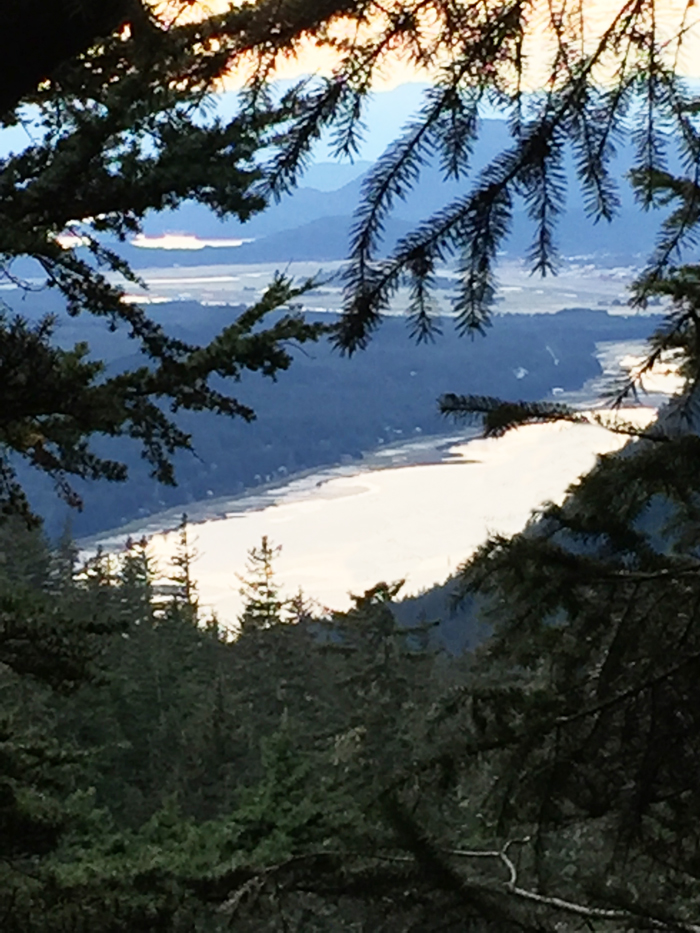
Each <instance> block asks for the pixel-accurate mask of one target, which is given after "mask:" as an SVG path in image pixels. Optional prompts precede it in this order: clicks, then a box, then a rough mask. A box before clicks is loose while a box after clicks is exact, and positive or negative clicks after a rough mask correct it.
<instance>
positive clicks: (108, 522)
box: [10, 298, 660, 536]
mask: <svg viewBox="0 0 700 933" xmlns="http://www.w3.org/2000/svg"><path fill="white" fill-rule="evenodd" d="M10 301H12V299H11V298H10ZM18 307H20V308H21V307H22V306H21V304H20V305H18ZM40 307H41V306H40ZM49 307H50V304H49ZM240 311H241V309H237V308H230V307H212V306H202V305H199V304H197V303H195V302H178V303H175V304H172V305H159V306H157V309H156V311H155V318H156V320H158V321H162V322H163V323H164V324H167V326H168V329H169V330H170V331H171V332H172V333H174V334H177V336H178V337H179V338H180V339H183V340H187V341H189V342H196V341H206V340H208V339H211V336H213V335H214V334H215V333H216V331H217V330H218V329H219V328H220V327H221V325H222V322H226V321H228V320H229V319H230V318H231V317H233V316H234V315H236V314H238V313H240ZM307 319H308V320H310V321H312V322H319V323H322V322H324V321H325V322H327V321H328V316H327V315H313V314H308V315H307ZM659 320H660V319H659V317H658V316H653V315H649V316H619V315H618V316H613V315H609V314H607V312H605V311H602V310H595V311H593V310H586V309H578V310H575V309H572V310H568V311H562V312H560V313H559V314H555V315H522V316H520V315H501V316H499V317H498V318H497V319H496V321H495V323H494V326H493V328H491V330H490V331H489V333H488V337H487V338H483V337H479V338H477V339H476V340H475V341H474V342H472V343H465V341H463V340H460V339H459V338H458V336H457V335H456V334H455V332H454V329H453V327H452V325H451V322H450V321H449V320H448V321H446V322H445V328H444V330H445V333H444V335H443V336H441V337H440V338H439V339H438V340H437V341H436V342H435V343H434V344H432V345H429V346H416V344H415V343H414V342H413V341H411V340H410V339H409V337H408V334H407V331H406V324H405V321H404V320H403V319H402V318H390V319H388V320H387V321H386V323H385V325H384V327H383V328H382V330H381V331H380V332H379V333H378V334H377V337H376V339H375V340H374V342H373V344H372V345H371V346H370V347H369V348H368V349H367V351H366V352H365V353H363V354H362V355H361V356H359V357H357V358H355V359H353V360H351V361H350V360H348V359H347V358H344V357H342V356H340V355H339V354H338V353H337V352H334V351H333V349H332V348H331V347H330V346H329V345H328V344H327V343H326V344H323V343H322V344H319V345H317V346H315V347H314V348H313V350H305V351H303V352H295V351H292V352H293V356H294V364H293V366H292V367H291V368H290V370H289V371H288V372H286V373H284V375H283V376H282V377H281V378H280V380H279V381H278V382H276V383H275V382H270V381H268V380H262V379H260V378H259V377H258V376H254V375H250V376H247V377H245V379H244V380H243V381H242V383H241V386H240V397H241V398H242V399H244V400H245V402H246V404H248V405H249V406H250V407H251V408H252V409H253V410H254V411H255V412H256V414H257V418H256V420H255V421H254V422H253V423H252V424H246V423H244V422H235V421H234V422H231V421H228V420H223V419H221V418H217V417H215V416H209V415H207V414H202V413H195V414H182V415H180V416H179V417H178V419H177V423H178V424H179V425H180V426H181V427H182V428H183V429H184V430H185V431H186V432H187V433H189V434H191V435H192V438H193V447H194V450H195V451H196V456H193V455H192V454H191V453H182V454H178V455H176V456H175V458H174V463H175V469H176V475H177V480H178V484H177V486H175V487H171V486H166V485H164V484H162V483H158V482H157V481H156V480H154V479H153V478H152V477H151V476H149V471H148V469H147V467H146V465H145V464H143V461H142V458H141V457H140V455H139V450H138V446H137V444H135V443H130V442H128V441H126V440H120V441H114V442H111V443H110V442H106V441H102V442H100V443H97V444H96V449H97V450H99V451H100V453H101V454H102V455H103V456H110V457H115V458H116V459H118V460H123V461H124V462H126V463H127V465H128V468H129V479H128V481H127V482H126V483H125V484H123V485H122V484H120V485H118V486H113V487H112V488H111V489H110V490H109V496H105V494H104V485H103V484H98V485H95V484H92V483H80V482H78V483H76V488H77V489H78V490H79V492H80V495H81V496H82V498H83V499H84V502H85V507H84V510H83V511H82V512H80V513H76V512H75V511H74V510H70V509H67V508H66V507H65V505H64V504H63V503H61V501H60V500H59V499H57V497H56V496H55V493H54V491H53V489H52V486H51V484H50V483H49V482H45V481H44V482H43V483H42V482H41V479H42V478H41V477H39V476H37V475H36V472H34V471H28V470H27V471H23V472H22V473H21V475H22V477H23V480H24V481H25V486H26V488H27V490H28V491H29V492H30V497H31V500H32V502H33V503H34V505H35V507H36V508H37V509H38V511H39V512H41V514H42V515H43V516H44V519H45V522H46V528H47V530H48V531H49V533H50V534H52V535H54V536H55V535H58V534H60V532H61V531H62V529H63V526H64V524H65V521H66V519H67V518H70V521H71V524H72V527H73V531H74V534H76V535H78V536H84V535H88V534H91V533H94V532H96V531H100V530H105V529H108V528H114V527H116V526H118V525H120V524H124V523H125V522H127V521H130V520H132V519H134V518H137V517H143V516H145V515H149V514H154V513H156V512H159V511H162V510H164V509H166V508H171V507H173V506H176V505H180V504H181V505H183V507H184V506H186V505H187V503H190V502H193V501H197V500H201V499H205V498H207V497H218V496H226V495H235V494H237V493H240V492H242V491H243V490H244V489H248V488H251V487H254V486H256V485H259V484H261V483H265V482H270V481H274V480H281V479H284V477H286V476H288V475H289V474H291V473H294V472H296V471H299V470H306V469H311V468H314V467H318V466H326V465H329V464H334V463H338V462H339V461H340V460H341V458H344V457H355V458H356V457H360V456H361V455H362V452H363V451H368V450H371V449H373V448H374V447H376V446H377V445H379V444H382V443H390V442H392V441H397V440H400V439H402V438H410V437H414V436H416V433H424V434H434V433H439V432H441V431H444V430H446V429H447V428H449V425H448V424H447V423H446V421H445V419H444V418H443V417H441V416H440V414H439V412H438V407H437V399H438V397H439V396H440V395H441V394H442V393H444V392H446V391H459V392H463V393H474V394H482V395H504V396H507V397H510V398H521V399H523V400H528V401H534V400H537V399H547V398H552V389H553V388H560V389H564V390H567V391H570V390H575V389H579V388H580V387H581V386H582V385H583V384H584V383H585V382H586V381H587V380H588V379H592V378H594V377H595V376H597V375H599V373H600V371H601V370H600V364H599V363H598V361H597V360H596V357H595V352H596V344H597V343H599V342H602V341H616V340H619V341H626V340H632V341H634V340H643V339H646V338H647V337H648V336H649V335H650V334H651V332H652V331H653V329H654V327H656V326H658V323H659ZM59 336H60V339H61V340H62V341H65V343H66V345H71V344H72V343H73V342H74V341H76V340H80V339H86V338H87V339H89V341H90V345H91V346H92V347H93V349H94V351H95V352H97V353H100V354H103V355H104V357H105V358H106V359H108V360H109V367H110V372H118V371H120V369H122V368H125V367H130V366H133V365H134V363H135V360H134V357H132V356H129V357H120V355H119V354H120V351H121V352H123V349H124V348H125V344H126V341H119V340H115V339H113V338H114V337H115V336H116V335H110V334H108V333H106V332H105V330H104V328H102V327H101V326H100V325H99V323H98V324H97V325H96V326H95V325H93V326H88V325H87V324H86V323H84V322H83V321H78V322H76V323H75V324H72V323H70V324H66V325H64V326H63V327H62V328H61V331H60V332H59Z"/></svg>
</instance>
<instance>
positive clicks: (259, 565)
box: [238, 535, 287, 632]
mask: <svg viewBox="0 0 700 933" xmlns="http://www.w3.org/2000/svg"><path fill="white" fill-rule="evenodd" d="M281 551H282V546H281V545H277V546H275V545H273V544H272V543H271V542H270V541H269V539H268V537H267V535H263V537H262V541H261V542H260V547H259V548H258V547H253V548H251V549H250V550H249V551H248V561H247V563H246V575H245V576H243V575H241V576H240V580H241V583H242V586H241V588H240V590H239V592H240V594H241V596H242V597H243V599H244V600H245V603H244V606H243V613H242V614H241V616H240V617H239V620H238V623H239V626H240V629H241V631H242V632H245V631H248V630H255V629H258V630H259V629H266V628H270V627H272V626H273V625H275V624H278V623H280V622H282V621H283V620H284V619H285V617H286V609H287V600H285V599H283V598H282V597H281V596H280V588H279V586H278V584H277V581H276V580H275V569H274V566H273V562H274V560H275V558H276V557H278V556H279V554H280V552H281Z"/></svg>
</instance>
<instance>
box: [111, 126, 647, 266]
mask: <svg viewBox="0 0 700 933" xmlns="http://www.w3.org/2000/svg"><path fill="white" fill-rule="evenodd" d="M510 144H511V141H510V138H509V135H508V130H507V126H506V124H505V122H504V121H502V120H496V119H491V120H484V121H483V132H482V136H481V138H480V140H479V142H478V143H477V145H476V146H475V150H474V155H473V173H472V174H473V175H476V174H478V172H479V171H480V170H481V169H482V168H483V167H484V166H485V165H487V164H488V163H489V162H490V161H491V160H492V159H493V158H494V156H495V155H497V154H498V153H499V152H501V151H503V150H504V149H506V148H508V147H509V145H510ZM631 163H632V149H631V145H629V144H627V145H623V146H621V147H620V152H619V156H618V158H617V160H616V162H615V165H614V168H615V176H616V179H617V181H618V188H619V197H620V203H621V207H620V211H619V215H618V216H617V217H616V218H615V219H614V220H613V222H612V223H610V224H608V223H606V222H600V223H598V224H594V223H593V221H592V220H591V219H590V218H589V217H587V216H586V211H585V209H584V202H583V196H582V194H581V192H580V189H579V183H578V180H577V178H576V174H575V164H574V159H573V156H572V155H571V154H570V155H569V158H568V159H567V160H566V164H565V175H566V181H567V188H568V194H567V203H568V207H567V210H566V211H565V212H564V213H563V215H562V216H561V218H560V220H559V224H558V228H557V242H558V243H559V246H560V249H561V253H562V255H563V256H582V255H583V256H587V257H590V258H592V259H593V260H595V261H599V262H602V263H606V262H608V263H612V264H618V263H628V262H630V261H632V260H636V261H637V262H640V261H643V260H644V258H645V257H646V256H647V255H648V254H649V253H650V252H651V251H652V249H653V246H654V240H655V235H656V230H657V227H658V224H659V219H660V218H659V215H658V214H655V213H654V212H645V211H644V210H642V209H641V208H640V207H639V205H637V204H636V203H635V200H634V196H633V193H632V190H631V188H630V186H629V183H628V181H627V179H626V177H625V176H626V173H627V171H628V170H629V166H630V165H631ZM370 165H371V163H368V162H364V163H358V164H357V165H349V164H347V163H337V164H334V163H328V162H321V163H317V164H316V165H313V166H311V168H310V169H309V171H308V173H307V175H306V178H305V179H303V180H302V183H301V186H300V187H299V188H297V189H296V190H295V191H293V192H292V193H291V194H289V195H286V196H285V197H283V198H282V200H281V201H280V202H279V203H277V204H272V205H270V206H269V207H268V208H267V209H266V210H265V211H264V212H262V213H260V214H258V215H256V216H254V217H252V218H251V219H250V220H249V221H247V222H246V223H241V222H239V221H236V220H233V219H229V220H220V219H218V218H217V217H216V216H215V215H214V214H213V213H211V212H210V211H208V210H207V209H206V208H204V207H202V206H200V205H193V204H185V205H183V206H181V207H180V208H178V209H177V210H176V211H172V212H163V213H160V214H155V215H152V216H149V217H147V218H146V221H145V224H144V232H145V233H146V235H147V236H152V237H154V236H160V235H162V234H164V233H167V232H178V233H187V234H192V235H195V236H198V237H200V238H206V239H210V238H217V237H220V238H231V237H240V238H243V239H252V240H253V242H248V243H245V244H244V245H243V246H241V247H238V248H234V249H231V250H228V251H224V250H223V249H221V250H220V249H210V251H209V253H208V254H206V255H207V259H206V262H207V263H208V262H210V261H213V262H214V263H216V262H227V263H231V262H234V263H236V262H241V263H249V262H251V263H255V262H280V263H287V262H292V261H295V260H302V259H320V260H342V259H345V258H346V257H347V255H348V251H349V240H350V231H351V228H352V226H353V223H354V221H353V216H354V214H355V211H356V209H357V207H358V205H359V204H360V203H361V200H362V197H363V182H364V179H365V178H366V173H367V170H368V169H369V168H370ZM334 173H335V177H336V183H337V187H333V185H334V181H333V179H334ZM352 176H354V177H352ZM348 178H349V179H350V180H347V179H348ZM314 179H317V180H318V184H320V185H322V186H323V188H324V190H320V189H318V188H314V187H312V185H313V183H314ZM469 184H470V181H469V180H454V179H447V180H446V179H445V178H444V177H443V174H442V173H441V171H440V169H439V166H438V165H437V163H436V161H433V163H431V164H429V165H427V166H426V167H425V168H424V170H423V172H422V174H421V177H420V180H419V182H418V184H417V185H416V186H415V188H414V189H413V190H412V191H411V192H409V194H408V195H407V197H406V198H405V200H403V201H399V202H398V203H397V204H396V206H395V209H394V211H393V212H392V214H391V216H390V218H389V220H388V223H387V228H386V241H385V244H384V250H383V253H384V254H386V252H387V251H388V250H389V249H390V248H391V247H392V246H393V244H394V243H395V242H396V240H397V239H398V238H400V237H401V236H403V235H404V234H405V233H407V232H408V231H409V230H410V229H411V228H412V227H413V226H415V225H416V224H417V223H418V222H420V221H422V220H425V219H426V218H427V217H429V216H431V215H432V214H434V213H435V212H437V211H439V210H440V209H441V208H443V207H444V206H445V205H447V204H448V203H450V202H451V201H452V200H453V199H455V198H457V197H460V196H463V195H464V193H465V192H466V191H467V190H468V186H469ZM532 237H533V228H532V224H531V222H530V221H529V219H528V217H527V210H526V205H524V204H522V203H520V204H516V213H515V219H514V224H513V230H512V232H511V235H510V237H509V239H508V241H507V243H506V244H505V246H504V251H505V252H506V254H507V255H508V256H509V257H512V258H517V257H522V256H523V255H525V254H526V252H527V250H528V248H529V246H530V243H531V240H532ZM124 252H125V255H126V256H127V257H128V258H129V260H130V261H131V262H133V263H134V264H135V265H136V267H137V268H144V267H146V266H148V265H155V266H163V265H171V264H173V262H177V263H179V264H181V265H194V264H202V263H203V260H204V256H205V251H203V250H197V251H194V250H193V251H187V250H178V251H177V252H176V251H171V250H168V251H165V250H164V251H162V252H163V255H162V256H160V255H158V250H156V249H149V250H148V251H146V250H143V249H132V248H130V247H128V246H127V247H125V249H124ZM190 254H191V256H190ZM175 256H177V259H175Z"/></svg>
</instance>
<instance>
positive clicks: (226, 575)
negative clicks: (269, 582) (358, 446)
mask: <svg viewBox="0 0 700 933" xmlns="http://www.w3.org/2000/svg"><path fill="white" fill-rule="evenodd" d="M639 350H640V346H639V345H632V344H621V343H618V344H614V345H613V344H604V345H603V344H601V345H599V352H598V358H599V360H600V361H601V364H602V366H603V370H604V374H603V378H604V377H605V375H606V374H607V375H609V374H610V373H613V372H615V371H616V370H619V368H620V365H621V363H622V364H623V365H624V368H625V369H629V368H630V367H632V366H633V365H634V362H635V359H636V355H635V354H637V353H638V352H639ZM647 385H648V387H649V388H650V389H651V390H652V391H653V392H654V393H655V394H654V395H652V396H650V397H649V404H648V407H640V408H634V409H631V410H626V411H625V412H624V413H623V414H624V416H625V417H626V418H627V419H628V420H629V419H631V418H632V419H634V420H636V421H637V422H638V423H640V424H644V423H648V422H649V421H650V420H651V419H652V418H653V417H654V415H655V411H656V407H657V406H658V405H659V404H661V403H662V402H663V400H664V398H665V397H667V396H668V394H669V393H671V392H673V391H676V390H677V389H678V387H679V385H678V378H677V376H676V375H675V371H674V370H673V368H671V370H669V371H667V372H666V374H665V375H663V374H660V375H659V376H657V377H656V379H655V380H647ZM600 388H601V385H600V380H594V381H593V382H591V384H589V385H587V386H586V387H584V389H583V390H581V391H580V392H577V393H571V396H570V397H569V398H567V399H566V400H570V401H573V402H576V403H577V404H578V406H579V407H582V406H588V405H589V404H591V403H593V401H594V400H595V399H596V398H598V397H599V392H600ZM562 400H564V399H562ZM625 442H626V438H625V437H624V436H620V435H618V434H613V433H611V432H609V431H606V430H605V429H603V428H601V427H597V426H594V425H574V424H568V423H558V424H541V425H532V426H529V427H525V428H520V429H518V430H516V431H511V432H509V433H508V434H506V435H505V436H504V437H502V438H498V439H488V440H487V439H483V438H479V437H477V436H476V432H475V431H474V430H465V431H463V432H461V433H455V434H453V435H451V436H443V437H439V438H416V439H414V440H412V441H410V442H406V443H403V444H400V445H394V446H391V447H386V448H382V449H380V450H377V451H374V452H372V453H369V454H367V455H366V456H365V458H363V460H361V461H358V462H355V463H352V464H347V465H344V466H338V467H335V468H332V469H326V470H320V471H317V472H313V473H310V474H306V475H303V476H299V477H295V478H292V479H290V480H289V481H288V482H286V483H283V484H279V485H277V486H275V487H268V488H264V489H259V490H255V491H253V492H251V493H249V494H246V495H243V496H238V497H235V498H230V499H220V500H215V501H212V500H207V501H205V502H200V503H194V504H192V505H189V506H188V507H187V511H188V514H189V518H190V520H191V522H192V523H193V529H192V531H193V538H194V539H195V541H196V549H197V551H198V553H199V558H198V560H197V562H196V565H195V568H196V569H195V573H196V577H197V580H198V585H199V594H200V602H201V605H202V607H203V608H204V609H205V610H206V611H212V612H215V613H216V614H217V616H218V617H219V619H220V620H221V621H222V622H223V623H225V624H227V625H235V622H236V619H237V617H238V615H239V613H240V611H241V608H242V599H241V596H240V593H239V589H240V585H241V584H240V578H239V575H241V574H244V573H245V566H246V560H247V554H248V551H249V550H250V549H251V548H253V547H255V546H258V545H259V544H260V541H261V539H262V537H263V535H266V536H267V537H268V539H270V541H271V542H272V543H273V544H275V545H281V547H282V551H281V554H280V556H279V558H278V561H277V575H278V580H279V582H280V584H281V585H282V587H283V589H284V591H285V593H286V595H288V596H292V595H294V594H295V593H296V592H297V591H298V590H299V588H301V589H302V590H303V591H304V593H305V595H306V596H307V597H310V598H312V599H314V600H316V601H317V603H318V604H320V605H321V606H324V607H328V608H332V609H341V610H342V609H345V608H347V607H348V606H349V605H350V595H349V594H350V593H362V592H363V591H364V590H366V589H367V588H369V587H371V586H373V585H374V584H375V583H377V582H379V581H380V580H385V581H387V582H389V581H394V580H398V579H405V581H406V583H405V590H404V592H405V593H406V594H410V593H416V592H418V591H420V590H421V589H424V588H427V587H430V586H431V585H433V584H435V583H438V582H442V581H444V580H445V579H446V578H447V577H448V576H449V575H450V574H452V573H453V572H454V571H455V570H456V568H457V567H458V566H459V564H461V563H462V562H463V561H464V560H465V559H466V558H468V557H469V556H470V555H471V554H472V553H473V552H474V550H475V549H476V548H477V547H478V546H479V545H480V544H482V543H483V542H484V541H485V540H486V538H487V537H488V536H489V535H490V534H496V533H501V534H512V533H514V532H517V531H518V530H520V529H521V528H522V527H523V526H524V525H525V523H526V522H527V520H528V518H529V517H530V515H531V514H532V512H533V510H536V509H538V508H540V507H541V506H542V505H543V503H545V502H547V501H554V502H559V501H561V500H562V499H563V498H564V495H565V493H566V490H567V488H568V487H569V486H570V485H571V484H572V483H574V482H575V481H576V480H577V479H578V478H579V477H580V476H581V475H582V474H583V473H585V472H587V471H588V470H589V469H590V468H591V467H592V466H593V465H594V463H595V460H596V457H597V455H598V454H603V453H608V452H611V451H614V450H618V449H619V448H620V447H622V446H623V444H624V443H625ZM178 519H179V513H178V511H177V510H172V511H171V512H168V513H163V514H161V515H155V516H152V517H151V518H150V519H148V520H147V521H143V522H141V523H134V524H132V525H130V526H127V527H126V528H123V529H119V530H117V531H115V532H113V533H106V534H103V535H100V536H97V537H95V538H92V539H90V540H89V541H85V542H83V545H84V548H85V551H86V552H88V553H89V552H90V551H92V550H94V548H95V547H96V546H97V544H98V543H99V544H101V545H102V546H103V547H104V548H105V549H107V550H109V551H119V550H120V549H121V548H123V546H124V542H125V541H126V540H127V538H128V537H129V536H131V537H133V538H138V537H140V536H142V535H146V536H147V537H149V538H150V540H151V550H152V553H153V555H154V556H155V557H156V558H157V560H158V563H159V565H160V566H161V567H162V568H166V567H167V563H168V560H169V559H170V557H171V556H172V554H173V552H174V548H175V543H176V535H175V534H174V533H173V532H172V531H168V529H173V528H174V527H175V526H176V525H177V523H178ZM164 572H165V573H166V574H167V570H165V571H164Z"/></svg>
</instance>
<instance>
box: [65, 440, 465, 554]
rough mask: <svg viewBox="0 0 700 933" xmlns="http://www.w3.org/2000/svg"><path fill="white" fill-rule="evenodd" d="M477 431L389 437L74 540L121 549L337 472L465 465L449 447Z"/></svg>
mask: <svg viewBox="0 0 700 933" xmlns="http://www.w3.org/2000/svg"><path fill="white" fill-rule="evenodd" d="M479 436H480V428H479V427H465V428H463V429H462V430H461V431H450V432H445V433H444V434H429V435H420V436H419V437H413V438H411V439H405V438H404V439H403V440H401V441H393V442H392V443H390V444H386V445H384V446H382V447H376V448H374V449H372V450H369V451H366V452H363V453H362V455H361V457H359V458H358V457H355V458H352V459H351V460H349V461H348V462H346V463H336V464H332V465H330V466H325V467H324V466H318V467H310V468H309V469H308V470H301V471H299V472H298V473H291V474H289V475H288V476H284V477H279V478H278V479H275V480H271V481H270V482H269V483H262V484H261V485H260V486H255V487H253V488H252V489H248V490H246V491H245V492H242V493H238V494H236V495H229V496H218V497H216V498H211V499H198V500H197V501H196V502H191V503H189V504H186V503H183V504H182V505H180V506H173V507H172V508H170V509H164V510H163V511H162V512H155V513H154V514H153V515H150V516H147V517H144V518H138V519H134V520H133V521H130V522H127V524H125V525H120V526H118V527H116V528H109V529H106V530H105V531H102V532H98V533H97V534H93V535H88V536H86V537H84V538H79V539H78V540H77V541H76V544H77V546H78V548H79V549H80V551H81V552H85V551H87V552H94V551H96V550H97V548H99V547H102V548H103V549H104V550H107V551H113V550H115V549H121V548H122V547H123V546H124V543H125V541H126V540H127V539H128V538H141V537H146V538H151V537H153V536H155V535H160V534H169V533H171V532H173V531H175V530H176V529H177V527H178V525H179V524H180V522H181V521H182V516H183V515H184V514H186V515H187V522H188V524H189V525H193V526H194V525H201V524H204V523H205V522H211V521H224V520H226V519H228V518H233V517H234V516H236V515H243V514H246V513H249V512H260V511H262V510H263V509H266V508H269V507H271V506H274V505H279V504H280V503H282V502H292V501H295V500H296V499H298V498H302V497H303V496H304V495H305V494H306V493H307V491H308V490H309V489H311V488H318V487H320V486H324V485H326V484H327V483H329V482H331V480H334V479H337V478H339V477H349V476H358V475H361V474H363V473H372V472H378V471H381V470H395V469H401V468H408V467H413V466H439V465H441V464H455V463H464V464H469V463H472V462H473V461H471V460H467V459H464V458H463V457H459V456H455V455H454V454H452V453H451V450H452V448H453V447H455V446H457V445H460V444H467V443H469V441H472V440H476V439H477V438H478V437H479ZM312 477H316V479H315V481H314V482H312V483H310V482H309V480H311V479H312Z"/></svg>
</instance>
